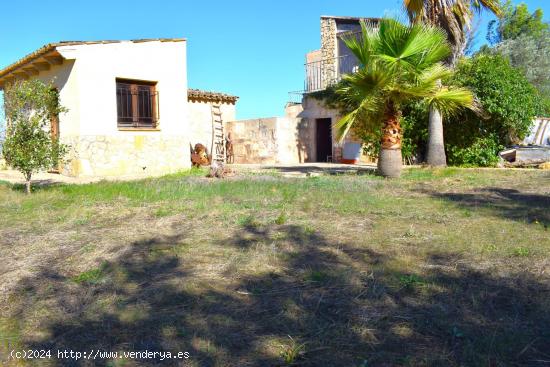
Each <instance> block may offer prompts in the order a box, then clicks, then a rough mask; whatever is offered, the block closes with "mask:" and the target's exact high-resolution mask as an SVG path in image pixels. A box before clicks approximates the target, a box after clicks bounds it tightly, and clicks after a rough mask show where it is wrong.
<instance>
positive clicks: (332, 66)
mask: <svg viewBox="0 0 550 367" xmlns="http://www.w3.org/2000/svg"><path fill="white" fill-rule="evenodd" d="M305 67H306V80H305V85H304V90H305V92H306V93H309V92H315V91H320V90H324V89H326V88H328V87H330V86H331V85H334V84H336V83H338V82H339V81H340V80H341V79H342V76H343V75H344V74H350V73H354V72H356V71H357V70H358V69H359V62H358V61H357V58H356V57H355V56H354V55H343V56H339V57H335V58H331V59H325V60H320V61H314V62H310V63H307V64H306V65H305Z"/></svg>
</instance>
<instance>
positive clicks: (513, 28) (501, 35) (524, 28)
mask: <svg viewBox="0 0 550 367" xmlns="http://www.w3.org/2000/svg"><path fill="white" fill-rule="evenodd" d="M503 10H504V11H503V15H502V17H501V18H500V19H499V20H493V21H491V22H490V23H489V30H488V34H487V40H488V41H489V43H491V44H492V45H495V44H497V43H499V42H502V41H506V40H513V39H516V38H518V37H520V36H529V37H535V38H540V37H542V36H544V35H545V34H546V33H547V32H548V31H549V30H550V26H549V24H548V23H546V22H544V20H543V18H544V12H543V11H542V9H540V8H539V9H537V10H535V11H534V12H533V13H530V12H529V9H528V8H527V5H526V4H525V3H521V4H519V5H517V6H515V7H514V5H513V4H512V1H511V0H507V1H506V4H505V5H504V6H503Z"/></svg>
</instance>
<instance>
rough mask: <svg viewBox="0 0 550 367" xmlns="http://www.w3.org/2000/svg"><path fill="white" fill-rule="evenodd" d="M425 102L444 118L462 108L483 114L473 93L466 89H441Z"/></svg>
mask: <svg viewBox="0 0 550 367" xmlns="http://www.w3.org/2000/svg"><path fill="white" fill-rule="evenodd" d="M427 101H428V103H429V104H430V105H432V106H434V107H435V108H436V109H437V110H439V111H440V112H441V113H442V114H443V115H446V116H452V115H454V114H456V112H458V111H460V110H462V109H464V108H467V109H470V110H472V111H474V112H475V113H477V114H479V115H482V114H483V109H482V108H481V106H480V104H479V103H478V102H477V101H476V100H475V98H474V95H473V93H472V92H471V91H470V90H469V89H466V88H447V87H443V88H440V89H439V90H437V91H436V92H435V93H434V94H433V95H432V96H431V97H430V98H427Z"/></svg>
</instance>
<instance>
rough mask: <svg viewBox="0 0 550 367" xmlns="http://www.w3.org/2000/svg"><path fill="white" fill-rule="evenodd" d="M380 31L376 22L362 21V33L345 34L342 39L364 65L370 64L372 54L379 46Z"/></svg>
mask: <svg viewBox="0 0 550 367" xmlns="http://www.w3.org/2000/svg"><path fill="white" fill-rule="evenodd" d="M378 36H379V35H378V32H377V30H376V28H375V26H374V24H371V23H366V22H361V34H360V36H359V37H358V36H357V35H356V34H352V35H347V36H343V37H342V38H341V39H342V41H344V43H345V45H346V46H347V47H348V48H349V49H350V50H351V52H352V53H353V54H354V55H355V57H357V60H359V62H360V63H361V64H362V65H368V64H369V63H370V61H371V56H372V54H373V52H374V50H376V49H377V48H378V41H379V37H378Z"/></svg>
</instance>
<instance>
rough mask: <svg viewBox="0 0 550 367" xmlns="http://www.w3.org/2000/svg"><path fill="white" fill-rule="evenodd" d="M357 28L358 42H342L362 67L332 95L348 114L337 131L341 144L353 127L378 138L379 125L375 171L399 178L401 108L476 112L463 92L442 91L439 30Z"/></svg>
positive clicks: (386, 24)
mask: <svg viewBox="0 0 550 367" xmlns="http://www.w3.org/2000/svg"><path fill="white" fill-rule="evenodd" d="M361 27H362V33H361V37H354V36H351V37H348V38H345V39H344V42H345V43H346V46H347V47H348V48H349V49H350V50H351V51H352V52H353V54H354V55H355V56H356V57H357V59H358V60H359V62H360V64H361V67H360V68H359V70H358V71H357V72H356V73H353V74H348V75H346V76H344V78H343V80H342V82H341V84H340V86H339V87H338V89H337V90H336V94H337V96H338V98H339V100H340V104H341V105H343V106H345V109H347V110H348V111H350V112H349V113H347V114H346V115H345V116H344V117H343V118H342V119H341V120H340V121H338V122H337V123H336V127H337V129H338V133H339V137H340V138H343V137H344V136H345V135H346V134H347V133H348V132H349V130H350V129H351V128H352V127H353V126H354V125H359V126H360V127H361V129H362V130H364V131H368V132H372V133H376V131H377V130H379V129H380V125H381V123H382V132H381V138H380V154H379V159H378V171H379V173H380V174H381V175H383V176H386V177H398V176H399V175H400V173H401V166H402V154H401V149H402V144H403V136H402V127H401V115H402V107H403V104H404V103H406V102H409V101H412V100H424V101H426V103H428V104H429V105H431V106H435V107H436V108H437V109H438V110H439V111H442V112H443V113H445V114H450V113H452V112H455V111H457V110H458V109H461V108H465V107H467V108H471V109H474V110H475V109H476V106H475V103H474V98H473V95H472V93H471V92H470V91H469V90H467V89H466V88H450V87H445V86H442V85H441V83H440V82H439V80H441V79H444V78H449V77H450V76H451V75H452V72H451V70H450V69H449V68H448V67H446V66H445V65H443V60H445V59H446V58H447V57H448V56H449V54H450V47H449V44H448V43H447V41H446V34H445V33H444V32H443V31H442V30H440V29H438V28H435V27H433V26H429V25H425V24H422V23H418V24H414V25H412V26H405V25H403V24H401V23H399V22H398V21H396V20H393V19H383V20H382V21H381V22H380V24H379V25H378V28H374V27H372V26H369V25H366V24H365V23H362V24H361Z"/></svg>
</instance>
